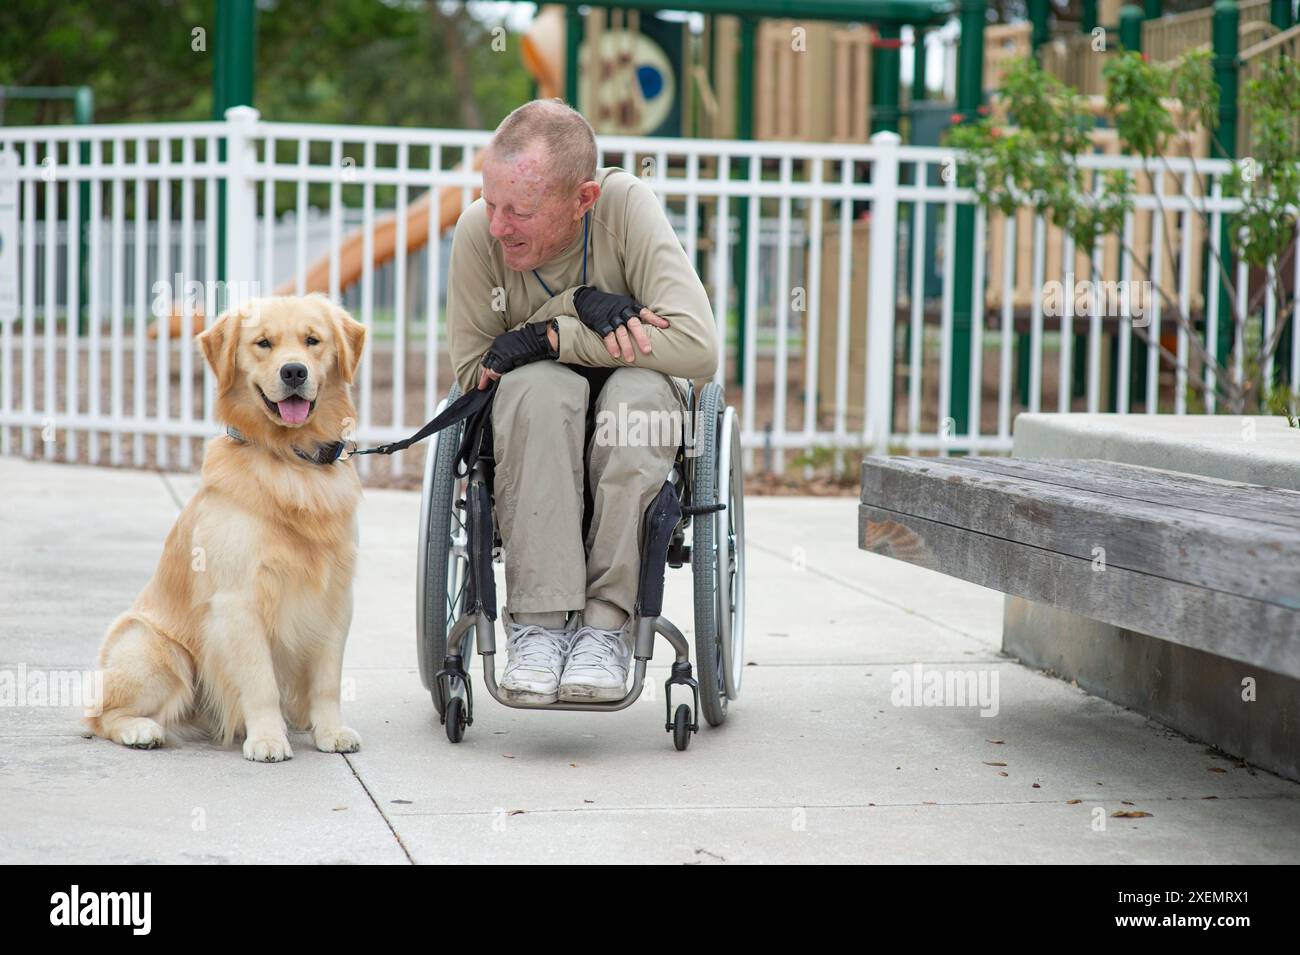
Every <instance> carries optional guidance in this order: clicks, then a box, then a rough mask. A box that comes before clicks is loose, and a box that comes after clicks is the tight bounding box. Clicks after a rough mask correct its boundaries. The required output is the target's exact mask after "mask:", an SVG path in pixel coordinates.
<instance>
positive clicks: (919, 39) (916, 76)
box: [912, 27, 925, 142]
mask: <svg viewBox="0 0 1300 955" xmlns="http://www.w3.org/2000/svg"><path fill="white" fill-rule="evenodd" d="M912 102H913V103H923V102H925V31H924V30H922V29H921V28H920V27H913V28H912ZM912 142H916V138H915V137H912Z"/></svg>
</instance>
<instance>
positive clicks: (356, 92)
mask: <svg viewBox="0 0 1300 955" xmlns="http://www.w3.org/2000/svg"><path fill="white" fill-rule="evenodd" d="M432 2H433V0H387V2H385V0H329V2H320V0H262V2H259V3H258V12H257V44H256V60H257V68H256V79H255V89H254V97H255V100H256V101H255V103H254V105H256V106H257V107H258V109H259V110H261V112H262V115H263V116H265V117H267V118H268V119H275V120H281V121H289V122H318V123H363V124H374V125H391V126H421V127H451V128H456V127H463V126H465V125H466V123H465V117H466V116H467V115H470V116H475V115H476V116H478V117H480V118H481V121H482V124H483V126H484V127H485V128H491V127H493V126H495V125H496V123H497V122H499V121H500V120H501V119H502V118H503V117H504V116H505V115H506V113H508V112H509V111H510V110H512V109H514V107H516V106H518V105H520V104H521V103H523V102H524V101H526V100H527V99H528V98H529V96H530V95H531V89H532V86H531V80H530V78H529V76H528V74H527V72H526V71H525V70H524V67H523V64H522V61H521V59H520V55H519V41H520V38H519V37H518V36H504V37H502V38H501V39H502V40H504V49H494V48H493V47H494V44H493V42H492V40H493V36H492V32H491V31H492V29H493V26H494V25H493V24H488V23H483V22H480V21H478V20H476V19H474V18H472V17H469V16H466V15H464V13H463V10H459V9H458V10H455V11H454V12H453V13H452V14H451V15H447V14H444V13H443V12H442V11H440V10H436V9H432V8H431V4H432ZM215 10H216V4H215V3H213V2H212V0H112V2H105V0H21V2H15V3H5V4H0V84H3V85H7V86H8V85H12V86H79V85H87V86H90V87H91V88H92V89H93V90H94V93H95V118H96V120H97V121H101V122H130V121H166V120H196V119H208V118H210V115H211V110H212V99H211V89H212V68H213V63H214V60H215V56H216V45H215V41H216V35H215V31H216V24H215V16H216V13H215ZM447 31H454V34H453V35H451V36H448V34H447ZM495 45H496V46H497V47H500V46H501V45H502V43H501V40H498V42H497V44H495ZM448 51H452V53H457V52H458V53H459V54H460V56H462V57H463V60H464V64H463V68H462V69H459V70H457V69H453V68H452V67H451V64H450V63H449V60H451V59H453V57H452V56H449V52H448ZM457 77H459V80H458V79H457ZM467 103H468V104H471V105H472V106H473V107H474V109H473V110H471V111H469V112H468V113H467V111H466V109H465V106H466V104H467ZM71 118H72V114H71V107H70V105H69V104H67V103H58V102H51V101H44V102H36V103H28V102H22V101H17V100H10V101H8V102H7V103H6V104H5V117H4V122H5V123H6V124H7V125H16V124H26V123H63V122H69V121H70V120H71Z"/></svg>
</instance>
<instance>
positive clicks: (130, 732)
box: [115, 716, 164, 749]
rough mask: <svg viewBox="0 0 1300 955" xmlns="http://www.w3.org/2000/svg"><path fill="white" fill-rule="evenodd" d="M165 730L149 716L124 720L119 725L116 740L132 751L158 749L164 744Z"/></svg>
mask: <svg viewBox="0 0 1300 955" xmlns="http://www.w3.org/2000/svg"><path fill="white" fill-rule="evenodd" d="M163 735H164V734H163V728H162V727H161V726H159V725H158V724H157V723H155V722H154V721H153V720H151V719H149V718H148V717H147V716H139V717H136V718H135V719H131V720H124V721H122V723H120V724H119V726H118V729H117V733H116V734H115V736H116V739H117V741H118V742H119V743H121V744H122V745H123V746H129V747H131V748H132V749H156V748H157V747H159V746H161V745H162V744H163Z"/></svg>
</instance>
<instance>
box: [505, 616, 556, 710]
mask: <svg viewBox="0 0 1300 955" xmlns="http://www.w3.org/2000/svg"><path fill="white" fill-rule="evenodd" d="M572 642H573V632H572V631H570V630H547V629H546V628H545V627H539V626H537V625H536V624H520V623H512V624H511V625H510V639H509V640H507V641H506V671H505V673H504V674H503V675H502V677H501V683H500V684H499V686H500V688H501V691H502V693H503V694H504V695H505V696H506V698H507V699H511V700H514V701H516V702H518V703H554V702H555V701H556V700H557V699H558V697H559V684H560V672H561V671H562V670H563V669H564V658H565V655H566V654H567V652H568V649H569V645H570V644H571V643H572Z"/></svg>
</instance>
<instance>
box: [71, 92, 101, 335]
mask: <svg viewBox="0 0 1300 955" xmlns="http://www.w3.org/2000/svg"><path fill="white" fill-rule="evenodd" d="M72 121H73V122H74V123H76V124H77V125H78V126H89V125H90V124H91V123H93V122H94V121H95V92H94V90H92V89H91V88H90V87H89V86H78V87H77V91H76V93H75V94H73V98H72ZM77 152H78V153H79V154H80V159H81V165H83V166H89V165H90V143H88V142H83V143H82V144H81V145H80V146H79V147H78V149H77ZM77 192H78V194H79V199H78V203H79V211H78V215H77V239H78V243H77V244H78V245H79V246H80V247H81V252H80V255H81V280H80V282H78V283H77V287H78V288H79V289H80V290H81V291H80V294H79V295H78V302H77V334H78V335H85V334H86V305H87V303H88V301H89V294H90V282H91V280H92V279H93V278H94V276H92V275H91V274H90V242H89V239H88V230H87V228H86V226H87V223H89V222H90V183H89V182H88V181H86V182H82V183H81V184H80V185H79V186H78V187H77ZM69 304H70V303H69ZM69 321H71V316H69Z"/></svg>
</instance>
